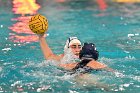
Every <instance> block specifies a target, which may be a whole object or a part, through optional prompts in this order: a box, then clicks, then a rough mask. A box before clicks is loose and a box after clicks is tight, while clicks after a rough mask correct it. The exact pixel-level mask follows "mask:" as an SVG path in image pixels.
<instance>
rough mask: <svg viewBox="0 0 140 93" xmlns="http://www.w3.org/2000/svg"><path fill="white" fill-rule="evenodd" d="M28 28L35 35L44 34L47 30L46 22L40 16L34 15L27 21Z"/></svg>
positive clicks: (44, 18)
mask: <svg viewBox="0 0 140 93" xmlns="http://www.w3.org/2000/svg"><path fill="white" fill-rule="evenodd" d="M29 28H30V29H31V30H32V32H34V33H36V34H44V33H45V32H46V31H47V29H48V20H47V19H46V17H44V16H42V15H40V14H37V15H34V16H32V17H31V19H30V21H29Z"/></svg>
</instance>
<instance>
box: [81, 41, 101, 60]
mask: <svg viewBox="0 0 140 93" xmlns="http://www.w3.org/2000/svg"><path fill="white" fill-rule="evenodd" d="M98 57H99V52H98V51H97V50H96V47H95V44H93V43H84V46H83V47H82V50H81V51H80V54H79V58H80V59H83V60H85V59H87V60H91V59H94V60H98Z"/></svg>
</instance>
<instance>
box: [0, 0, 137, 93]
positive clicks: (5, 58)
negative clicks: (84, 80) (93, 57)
mask: <svg viewBox="0 0 140 93" xmlns="http://www.w3.org/2000/svg"><path fill="white" fill-rule="evenodd" d="M13 1H16V0H13ZM27 1H28V0H27ZM0 2H1V4H0V8H1V9H0V20H1V21H0V32H1V34H0V92H2V93H3V92H4V93H11V92H13V93H20V92H23V93H36V92H41V93H109V92H118V93H139V91H140V28H139V27H140V22H139V20H140V12H139V10H140V4H139V3H115V2H109V1H108V2H106V6H105V5H104V7H99V4H97V2H95V1H92V0H76V1H74V0H68V1H66V0H52V1H49V0H46V1H45V0H44V1H39V0H37V2H36V4H34V7H35V8H33V7H32V9H33V11H30V12H31V14H32V12H33V13H34V12H36V13H40V14H42V15H44V16H46V17H47V18H48V21H49V29H48V32H47V34H49V35H48V36H47V37H46V40H47V42H48V44H49V46H50V47H51V49H52V50H53V52H54V53H56V54H61V53H63V48H64V44H65V41H66V40H67V38H68V37H70V36H77V37H78V38H79V39H80V40H81V41H82V43H84V42H93V43H95V44H96V47H97V49H98V50H99V53H100V56H99V62H102V63H104V64H106V65H108V66H109V67H110V68H113V69H115V70H117V71H118V72H117V73H115V74H113V73H110V72H105V71H101V72H100V71H99V72H94V71H93V73H92V74H93V80H94V79H97V78H98V79H99V82H103V83H104V84H109V85H110V86H112V87H111V90H112V91H106V90H102V89H101V88H95V87H90V88H86V87H84V85H82V87H81V86H79V85H77V84H76V83H75V82H74V77H73V76H71V75H67V74H65V73H64V72H63V70H61V69H60V68H58V67H56V66H55V64H56V62H54V61H46V60H45V59H44V57H43V54H42V52H41V49H40V46H39V42H38V38H37V36H36V35H35V34H33V33H32V32H31V31H30V30H29V27H28V25H27V23H28V20H29V19H30V14H29V13H28V12H29V11H19V10H20V9H19V10H18V8H17V10H16V9H15V8H13V7H14V4H15V3H12V1H7V2H5V1H2V0H1V1H0ZM22 3H24V2H22ZM26 3H27V2H26ZM28 3H29V2H28ZM23 5H24V4H23ZM27 5H28V4H26V6H27ZM21 7H22V6H21ZM24 8H25V9H26V7H25V6H24ZM13 9H15V11H17V12H15V11H13ZM30 9H31V8H30ZM26 12H27V13H26ZM94 75H95V76H94Z"/></svg>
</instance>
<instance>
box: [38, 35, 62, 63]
mask: <svg viewBox="0 0 140 93" xmlns="http://www.w3.org/2000/svg"><path fill="white" fill-rule="evenodd" d="M38 36H39V42H40V47H41V50H42V52H43V54H44V57H45V58H46V59H53V60H57V61H60V59H61V58H62V57H63V56H62V55H60V56H59V55H55V54H54V53H53V52H52V50H51V49H50V48H49V46H48V44H47V42H46V40H45V34H39V35H38Z"/></svg>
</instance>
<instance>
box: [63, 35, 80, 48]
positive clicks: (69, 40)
mask: <svg viewBox="0 0 140 93" xmlns="http://www.w3.org/2000/svg"><path fill="white" fill-rule="evenodd" d="M74 43H78V44H80V45H81V42H80V40H79V39H78V38H77V37H69V39H68V40H67V41H66V44H65V47H64V48H69V47H70V46H71V45H73V44H74Z"/></svg>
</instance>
